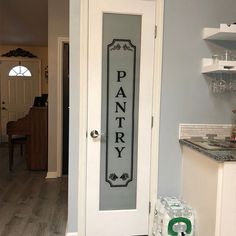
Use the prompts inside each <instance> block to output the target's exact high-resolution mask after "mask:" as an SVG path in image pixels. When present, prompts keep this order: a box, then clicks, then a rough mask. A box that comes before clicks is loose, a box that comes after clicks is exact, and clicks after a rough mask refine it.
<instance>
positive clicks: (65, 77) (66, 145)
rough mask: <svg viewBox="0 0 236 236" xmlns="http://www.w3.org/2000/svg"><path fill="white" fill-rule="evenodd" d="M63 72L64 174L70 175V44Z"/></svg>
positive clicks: (66, 44)
mask: <svg viewBox="0 0 236 236" xmlns="http://www.w3.org/2000/svg"><path fill="white" fill-rule="evenodd" d="M62 63H63V68H62V69H63V71H62V75H63V77H62V85H63V88H62V90H63V91H62V97H63V102H62V110H63V114H62V116H63V118H62V174H63V175H68V161H69V43H68V42H64V43H63V62H62Z"/></svg>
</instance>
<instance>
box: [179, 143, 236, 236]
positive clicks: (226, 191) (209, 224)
mask: <svg viewBox="0 0 236 236" xmlns="http://www.w3.org/2000/svg"><path fill="white" fill-rule="evenodd" d="M182 153H183V162H182V190H181V193H182V198H183V200H184V201H186V202H187V204H189V205H190V206H192V207H193V208H194V210H195V219H196V225H195V231H196V233H195V236H203V235H207V236H226V235H236V162H233V161H228V162H218V161H216V160H214V159H212V158H210V157H208V156H206V155H205V154H203V153H201V152H199V151H196V150H193V149H191V148H190V147H188V146H185V145H183V146H182Z"/></svg>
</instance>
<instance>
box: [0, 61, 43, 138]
mask: <svg viewBox="0 0 236 236" xmlns="http://www.w3.org/2000/svg"><path fill="white" fill-rule="evenodd" d="M0 66H1V67H0V68H1V69H0V81H1V141H7V135H6V124H7V122H8V121H12V120H17V119H19V118H21V117H24V116H25V115H26V114H27V113H28V112H29V109H30V107H32V106H33V102H34V97H35V96H39V95H40V83H41V80H40V61H39V60H35V59H32V60H29V59H6V60H4V59H2V60H1V64H0ZM19 66H21V68H20V67H19ZM24 67H25V68H27V70H28V71H27V70H26V69H25V68H24Z"/></svg>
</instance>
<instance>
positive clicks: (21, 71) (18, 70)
mask: <svg viewBox="0 0 236 236" xmlns="http://www.w3.org/2000/svg"><path fill="white" fill-rule="evenodd" d="M8 75H9V76H23V77H31V76H32V74H31V72H30V70H29V69H28V68H27V67H25V66H22V65H20V64H19V66H14V67H13V68H12V69H11V70H10V72H9V74H8Z"/></svg>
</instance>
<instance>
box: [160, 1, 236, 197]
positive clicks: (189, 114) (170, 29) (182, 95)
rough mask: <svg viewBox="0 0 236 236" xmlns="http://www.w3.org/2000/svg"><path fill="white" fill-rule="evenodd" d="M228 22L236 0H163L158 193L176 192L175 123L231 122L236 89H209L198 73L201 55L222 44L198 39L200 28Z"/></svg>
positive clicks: (233, 16)
mask: <svg viewBox="0 0 236 236" xmlns="http://www.w3.org/2000/svg"><path fill="white" fill-rule="evenodd" d="M232 22H236V1H235V0H165V13H164V45H163V46H164V48H163V49H164V50H163V74H162V88H161V119H160V149H159V150H160V153H159V178H158V194H159V195H176V196H178V195H179V194H180V182H181V149H180V145H179V143H178V126H179V123H205V124H207V123H231V122H232V118H233V116H232V112H231V111H232V109H233V108H236V94H235V95H234V96H232V95H230V94H225V95H221V96H216V95H213V94H212V92H211V91H209V88H208V82H207V80H206V78H205V77H204V76H203V75H202V74H201V59H202V58H203V57H211V56H212V54H213V53H214V51H217V52H218V51H222V50H223V49H222V43H217V44H214V43H209V42H208V43H207V42H205V41H204V40H202V29H203V28H204V27H218V26H219V24H220V23H232ZM227 45H228V44H225V45H224V46H227ZM230 46H232V47H234V49H235V43H234V44H231V45H230ZM235 79H236V77H235Z"/></svg>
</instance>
